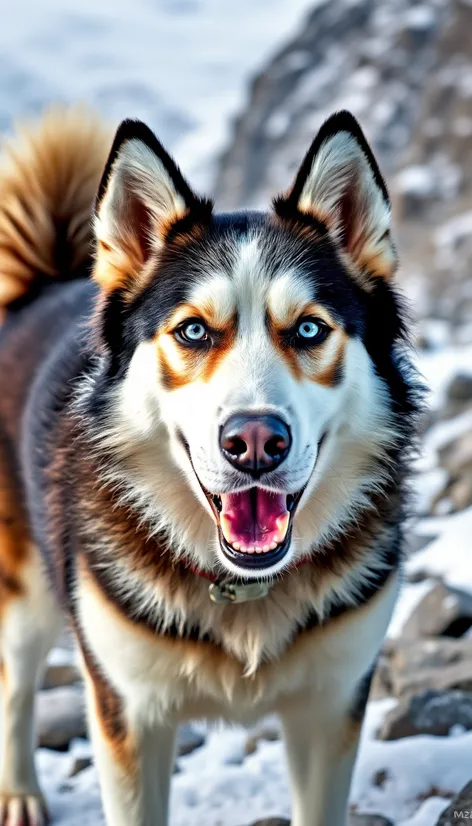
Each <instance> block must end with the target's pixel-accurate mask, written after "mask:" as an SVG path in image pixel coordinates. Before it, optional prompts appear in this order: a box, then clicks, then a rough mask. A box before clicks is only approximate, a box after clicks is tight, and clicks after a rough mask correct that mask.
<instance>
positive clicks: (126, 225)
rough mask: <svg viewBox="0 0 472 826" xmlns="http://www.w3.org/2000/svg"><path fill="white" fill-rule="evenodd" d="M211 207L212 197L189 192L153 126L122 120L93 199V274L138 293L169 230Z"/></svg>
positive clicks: (109, 285)
mask: <svg viewBox="0 0 472 826" xmlns="http://www.w3.org/2000/svg"><path fill="white" fill-rule="evenodd" d="M211 209H212V205H211V202H210V201H207V200H205V199H201V198H198V197H197V195H195V193H194V192H192V190H191V189H190V187H189V185H188V184H187V182H186V181H185V179H184V178H183V176H182V174H181V172H180V170H179V168H178V167H177V165H176V164H175V163H174V161H173V160H172V158H171V157H170V155H168V154H167V152H166V151H165V150H164V148H163V147H162V145H161V144H160V142H159V141H158V139H157V138H156V136H155V135H154V134H153V132H151V130H150V129H149V128H148V127H147V126H146V125H145V124H144V123H141V121H136V120H125V121H123V123H122V124H121V126H120V127H119V128H118V131H117V133H116V137H115V140H114V142H113V146H112V148H111V152H110V155H109V158H108V161H107V164H106V167H105V171H104V173H103V177H102V181H101V184H100V187H99V190H98V196H97V201H96V207H95V222H94V223H95V236H96V240H97V260H96V264H95V269H94V278H95V280H96V281H98V283H99V284H100V286H101V287H102V289H103V290H104V291H105V292H106V293H110V292H112V291H113V290H117V289H119V290H121V291H122V292H123V293H124V294H127V295H128V296H132V295H134V294H136V292H137V291H139V288H140V285H141V284H142V283H143V281H145V278H146V274H147V272H148V270H149V269H150V268H152V263H153V262H152V261H151V259H155V260H156V261H157V260H158V254H159V251H160V250H161V249H162V247H163V245H164V243H165V241H166V238H167V237H168V235H169V232H170V231H171V230H172V229H174V228H175V227H176V226H177V225H180V226H181V228H182V229H187V231H188V230H189V229H190V227H191V226H192V225H193V224H195V223H198V222H205V221H208V220H209V217H210V215H211ZM147 265H148V266H147Z"/></svg>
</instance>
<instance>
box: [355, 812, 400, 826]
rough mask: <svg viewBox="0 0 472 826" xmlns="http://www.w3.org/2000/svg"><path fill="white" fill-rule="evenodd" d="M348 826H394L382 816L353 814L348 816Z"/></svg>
mask: <svg viewBox="0 0 472 826" xmlns="http://www.w3.org/2000/svg"><path fill="white" fill-rule="evenodd" d="M349 826H394V824H393V823H392V821H391V820H388V819H387V818H386V817H382V815H360V814H357V812H354V813H353V814H351V816H350V819H349Z"/></svg>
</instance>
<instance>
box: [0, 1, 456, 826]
mask: <svg viewBox="0 0 472 826" xmlns="http://www.w3.org/2000/svg"><path fill="white" fill-rule="evenodd" d="M324 1H325V0H319V2H324ZM313 6H314V0H311V2H310V0H257V2H254V0H238V2H237V3H225V2H222V0H133V2H131V0H101V2H97V0H81V2H80V4H79V3H76V4H75V7H74V5H73V4H72V3H67V4H66V3H62V4H61V3H59V2H58V0H42V2H40V3H39V2H33V0H16V2H15V3H11V4H9V6H8V10H3V12H2V26H1V27H0V68H1V71H2V84H1V87H0V130H8V129H9V128H10V126H11V121H12V118H16V117H19V116H24V115H25V114H32V113H34V112H36V111H37V110H39V109H40V108H42V107H43V106H44V105H45V104H46V103H48V102H49V101H51V100H57V99H61V100H68V101H73V100H76V99H81V100H85V101H88V102H90V103H92V104H93V105H95V106H96V107H98V108H99V109H100V110H101V111H102V112H104V113H105V114H107V115H108V116H110V117H111V118H112V119H113V120H115V121H117V120H119V119H120V118H122V117H124V116H137V117H142V118H144V119H146V120H147V121H148V122H149V124H150V125H151V126H152V127H154V128H155V130H156V131H157V133H158V134H159V135H160V136H161V137H162V139H163V140H164V141H165V142H166V143H167V144H168V145H169V146H170V148H171V149H172V150H173V151H174V152H175V153H176V155H177V158H178V160H179V162H180V163H181V165H182V167H183V169H184V171H185V173H186V174H187V175H188V176H189V177H190V179H191V180H192V182H193V183H194V184H195V185H197V186H202V187H203V186H211V181H212V163H213V162H214V159H215V156H216V154H217V153H218V151H220V149H221V148H222V146H223V145H224V141H225V139H226V136H227V134H228V129H229V124H230V119H231V117H232V116H233V115H234V114H235V113H236V112H237V110H238V108H239V107H240V106H241V104H242V101H243V99H244V96H245V94H246V89H247V82H248V79H249V78H250V76H251V73H252V72H253V71H254V70H255V69H256V68H257V67H259V66H260V65H261V64H262V63H263V62H264V60H265V59H266V58H267V56H268V55H269V54H270V52H271V51H272V50H274V49H275V48H276V47H277V46H278V45H279V44H280V42H281V41H283V40H284V39H285V38H286V37H288V35H289V34H290V32H291V31H292V30H293V28H294V27H295V26H296V25H297V24H298V23H299V21H300V18H301V15H302V14H303V13H304V11H305V10H306V9H307V8H308V7H313ZM419 363H420V367H421V369H422V371H423V372H424V374H425V377H426V380H427V381H428V383H429V384H430V385H431V386H432V388H433V393H432V403H433V405H434V406H439V405H440V404H441V401H442V397H443V391H444V387H445V384H446V382H447V380H448V379H449V378H450V376H451V375H452V372H453V371H454V372H455V371H457V370H458V369H459V367H461V368H462V369H465V370H471V369H472V367H470V365H472V345H469V346H462V347H458V346H452V345H450V344H448V343H447V341H444V343H443V344H441V346H438V348H437V349H436V351H434V352H433V353H431V354H429V355H428V356H424V357H421V358H420V360H419ZM469 418H470V417H469ZM451 426H452V427H453V428H455V429H456V430H457V432H459V431H460V429H461V427H465V426H467V427H468V426H469V422H467V424H464V422H463V421H462V420H461V421H455V422H454V423H453V424H452V425H449V427H451ZM444 427H445V426H444ZM443 437H444V433H443V435H441V431H440V429H439V430H436V431H435V432H433V433H431V434H430V436H429V437H428V442H427V445H426V453H425V457H424V459H423V460H422V464H419V465H418V469H419V470H421V474H420V476H419V478H418V481H417V488H418V490H419V491H420V492H421V495H422V496H423V497H424V496H426V497H428V496H429V495H430V493H429V492H430V490H431V489H433V488H434V485H435V480H437V474H438V470H437V468H436V460H435V455H436V450H437V449H438V447H439V446H440V444H441V439H442V438H443ZM435 474H436V476H435ZM417 531H423V532H424V533H425V534H426V535H428V536H429V535H433V536H435V537H436V539H435V540H434V542H432V543H431V544H430V545H429V546H427V547H426V548H425V550H423V551H421V552H420V553H419V554H417V555H415V557H414V558H413V559H412V560H411V562H410V563H409V564H410V566H411V569H412V570H413V569H415V567H416V568H420V569H421V570H426V571H429V572H430V573H431V574H440V575H441V576H443V577H444V579H445V581H446V582H451V583H452V584H458V583H460V585H461V587H467V588H468V589H469V590H470V591H471V593H472V566H471V565H470V561H469V547H468V545H469V537H470V534H471V532H472V509H471V510H468V511H464V512H463V513H461V514H459V515H457V516H453V517H443V518H437V519H429V520H427V521H425V522H423V523H420V524H419V525H418V526H417ZM428 587H430V586H429V583H428V581H426V582H423V583H420V584H418V585H407V586H406V587H405V589H404V592H403V595H402V597H401V599H400V602H399V605H398V607H397V611H396V613H395V616H394V618H393V621H392V625H391V630H390V633H391V635H392V636H396V635H398V634H399V633H401V627H402V624H403V622H404V621H405V619H406V618H407V616H408V615H409V613H410V612H411V610H412V607H413V606H414V605H415V604H416V602H417V601H418V600H419V599H420V598H421V596H422V595H423V594H424V593H425V590H426V589H427V588H428ZM394 702H395V701H393V700H392V701H391V700H385V701H381V702H374V703H371V704H370V705H369V709H368V715H367V721H366V725H365V728H364V732H363V737H362V743H361V748H360V753H359V759H358V763H357V768H356V773H355V777H354V783H353V788H352V802H353V803H354V804H356V805H357V807H358V809H359V811H362V812H376V813H379V814H384V815H385V816H388V817H390V818H391V819H392V820H393V821H394V822H395V824H396V826H433V824H434V823H435V822H436V820H437V818H438V816H439V813H440V812H441V811H442V809H443V808H444V807H445V805H446V804H447V800H446V799H445V798H442V797H438V796H437V795H436V796H432V797H431V796H429V795H430V792H431V789H435V788H436V789H442V790H444V791H445V792H446V791H447V792H448V793H451V792H454V791H457V790H459V789H460V787H461V786H462V785H463V784H464V783H465V782H466V781H467V780H469V779H470V775H471V766H472V734H459V735H457V736H454V737H452V736H451V737H449V738H432V737H428V738H427V737H416V738H405V739H403V740H399V741H395V742H381V741H377V740H375V732H376V730H377V728H378V726H379V724H380V721H381V720H382V717H383V716H384V714H385V713H386V712H387V711H388V710H389V708H391V706H392V703H394ZM246 737H247V735H246V733H245V732H243V731H242V730H240V729H231V730H228V729H221V730H215V731H213V732H212V733H211V734H210V735H209V736H208V737H207V740H206V744H205V745H204V746H203V747H202V748H201V749H199V750H197V751H195V752H194V753H193V754H191V755H189V756H187V757H184V758H181V759H180V760H179V769H180V771H179V773H178V774H176V775H175V776H174V779H173V786H172V816H171V821H172V824H173V826H188V825H189V824H205V826H222V824H224V826H248V825H249V824H251V823H253V822H254V821H255V820H257V819H258V818H261V817H266V816H270V815H278V816H289V812H290V803H289V789H288V781H287V772H286V766H285V759H284V754H283V747H282V744H281V742H261V743H260V745H259V746H258V748H257V750H256V752H255V753H254V754H251V755H249V756H246V755H245V748H244V747H245V742H246ZM89 752H90V747H89V745H88V743H85V742H77V743H76V744H75V745H74V748H73V750H72V753H71V752H69V753H68V754H60V753H56V752H50V751H46V750H41V751H40V752H39V754H38V765H39V771H40V776H41V782H42V785H43V787H44V790H45V793H46V795H47V798H48V801H49V803H50V807H51V812H52V815H53V818H54V822H55V823H56V824H57V826H83V824H84V823H87V824H89V826H99V824H102V823H103V820H102V816H101V814H100V804H99V790H98V783H97V776H96V772H95V769H94V768H93V766H92V767H91V768H89V769H86V770H84V771H82V772H81V773H80V774H78V775H77V776H76V777H75V778H73V779H70V778H69V773H70V768H71V765H72V762H73V758H74V755H75V754H77V753H81V754H82V753H85V754H89ZM379 770H386V771H387V774H388V779H387V781H386V782H385V783H384V784H382V785H381V786H379V785H375V784H374V783H373V782H372V780H373V776H374V775H375V774H376V772H378V771H379ZM423 798H424V802H423V803H421V804H420V805H419V803H418V801H419V800H421V799H423Z"/></svg>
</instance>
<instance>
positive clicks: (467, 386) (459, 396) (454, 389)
mask: <svg viewBox="0 0 472 826" xmlns="http://www.w3.org/2000/svg"><path fill="white" fill-rule="evenodd" d="M446 392H447V396H448V398H449V399H450V400H451V401H453V402H470V401H472V375H468V374H467V373H458V374H457V375H456V376H454V378H453V379H452V381H451V382H449V385H448V388H447V391H446Z"/></svg>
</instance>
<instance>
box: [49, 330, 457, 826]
mask: <svg viewBox="0 0 472 826" xmlns="http://www.w3.org/2000/svg"><path fill="white" fill-rule="evenodd" d="M444 353H448V345H447V344H444V347H443V348H439V349H438V350H437V351H436V352H435V353H432V354H428V356H427V357H420V358H419V360H418V362H419V366H420V369H421V370H422V371H423V373H424V375H425V378H426V380H429V379H432V378H433V377H434V379H435V381H434V382H431V384H434V392H433V393H432V394H431V403H432V405H433V406H435V405H436V404H438V403H439V402H440V400H441V398H442V394H443V391H444V387H445V384H446V382H447V381H448V380H449V379H450V377H451V376H452V375H454V373H455V372H456V371H457V366H458V362H457V360H456V359H453V358H450V359H448V363H449V367H448V368H446V366H445V365H444ZM459 361H460V360H459ZM463 367H467V368H468V370H469V372H471V373H472V360H470V361H469V362H468V363H464V365H463ZM439 376H440V378H438V377H439ZM463 426H464V425H463V417H458V418H457V419H456V420H452V422H451V423H450V424H449V425H447V427H448V428H449V430H451V428H452V429H453V430H454V431H455V432H456V433H460V432H461V430H462V429H463ZM444 428H446V425H437V426H436V427H435V428H433V429H432V430H431V431H430V433H429V436H428V439H427V447H428V450H427V451H426V452H427V453H428V452H429V454H430V455H429V460H428V462H427V463H424V460H422V462H420V463H419V465H418V467H419V468H420V471H421V468H422V467H424V470H422V471H421V472H420V473H419V476H418V480H417V487H418V488H421V486H422V485H421V479H422V478H425V477H426V476H427V475H428V474H429V473H430V472H431V466H432V465H434V455H435V450H436V449H437V448H439V447H440V446H441V444H442V441H443V438H444V436H445V435H446V434H445V431H444ZM447 435H449V434H447ZM414 529H415V530H416V532H417V533H424V534H425V535H427V536H434V537H436V538H435V539H434V540H433V541H432V542H431V543H430V544H429V545H428V546H427V547H426V548H425V549H424V550H422V551H420V552H418V553H416V554H415V555H414V556H413V557H412V558H411V560H410V562H409V563H408V570H409V571H411V572H412V573H414V572H415V571H417V570H422V571H426V572H429V573H430V574H431V576H434V575H440V576H442V577H443V578H444V581H445V582H447V583H450V584H452V585H456V586H460V587H461V588H466V589H467V590H469V591H470V593H472V566H471V564H470V535H471V533H472V508H469V509H467V510H465V511H463V512H461V513H459V514H457V515H453V516H445V517H439V518H427V519H424V520H420V521H419V523H418V524H417V525H416V526H415V527H414ZM431 583H432V581H429V580H427V579H426V580H424V581H422V582H420V583H418V584H407V585H405V587H404V589H403V593H402V595H401V597H400V600H399V602H398V605H397V608H396V610H395V613H394V616H393V619H392V622H391V626H390V630H389V636H391V637H397V636H398V635H399V634H401V629H402V626H403V624H404V622H405V620H406V619H407V618H408V616H409V615H410V613H411V611H412V609H413V608H414V606H415V605H416V604H417V602H418V601H419V600H420V599H421V598H422V597H423V596H424V594H425V593H426V592H427V590H428V589H429V588H430V587H431ZM395 702H396V701H395V700H393V699H386V700H381V701H375V702H371V703H370V704H369V706H368V712H367V718H366V722H365V725H364V730H363V734H362V740H361V746H360V750H359V757H358V761H357V766H356V770H355V775H354V780H353V786H352V792H351V801H352V803H353V804H355V806H356V807H357V809H358V811H360V812H362V813H376V814H382V815H384V816H385V817H389V818H390V819H391V820H392V822H393V823H395V826H434V824H435V823H436V821H437V819H438V817H439V815H440V813H441V812H442V810H443V809H444V808H445V807H446V805H448V802H449V800H448V799H447V798H446V797H441V796H440V795H438V794H437V793H436V792H435V791H434V790H443V791H444V792H445V793H447V794H448V795H451V794H452V793H454V792H457V791H459V790H460V789H461V788H462V786H464V785H465V783H466V782H467V781H469V780H470V777H471V768H470V767H471V765H472V733H460V732H459V733H457V732H451V736H449V737H430V736H417V737H414V738H403V739H400V740H396V741H390V742H388V741H387V742H385V741H380V740H376V738H375V734H376V731H377V730H378V729H379V727H380V724H381V721H382V719H383V717H384V716H385V714H386V713H387V712H388V711H389V710H390V709H391V708H392V706H393V705H395ZM246 741H247V733H246V732H245V731H243V730H242V729H239V728H234V729H228V728H220V729H216V730H212V731H211V733H210V734H209V735H208V736H207V739H206V743H205V745H204V746H202V747H201V748H200V749H198V750H197V751H195V752H193V753H192V754H190V755H188V756H186V757H182V758H180V759H179V761H178V762H179V772H178V773H177V774H176V775H175V776H174V778H173V783H172V807H171V822H172V826H188V824H190V823H204V824H205V826H250V824H252V823H254V822H255V821H257V820H258V819H260V818H264V817H269V816H279V817H283V816H285V817H289V816H290V797H289V786H288V778H287V769H286V763H285V756H284V750H283V745H282V743H281V742H280V741H276V742H266V741H261V742H260V743H259V745H258V747H257V750H256V751H255V753H253V754H250V755H248V756H247V755H246V753H245V744H246ZM84 753H85V754H86V755H89V754H90V753H91V750H90V746H89V744H88V743H85V742H77V743H76V744H74V747H73V748H72V752H71V753H69V754H67V755H64V754H58V753H54V752H50V751H46V750H41V751H40V752H39V769H40V774H41V778H42V782H43V785H44V789H45V791H46V794H47V797H48V800H49V802H50V804H51V811H52V814H53V816H54V822H55V823H57V826H83V823H84V822H87V823H88V824H89V825H90V826H99V824H102V823H103V820H102V818H101V814H100V804H99V789H98V782H97V775H96V771H95V769H94V768H93V766H92V767H91V768H89V769H86V770H85V771H83V772H81V773H80V774H79V775H77V777H75V778H74V779H69V772H70V769H71V766H72V763H73V761H74V759H75V757H76V756H77V755H78V754H80V755H82V754H84ZM379 772H382V773H383V774H384V776H385V777H386V778H387V779H386V781H385V782H384V783H382V784H378V783H376V782H374V778H375V776H378V774H379Z"/></svg>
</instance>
